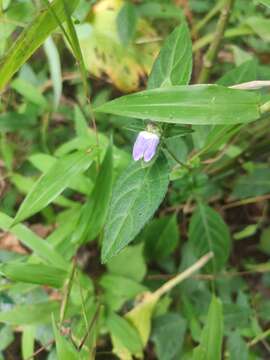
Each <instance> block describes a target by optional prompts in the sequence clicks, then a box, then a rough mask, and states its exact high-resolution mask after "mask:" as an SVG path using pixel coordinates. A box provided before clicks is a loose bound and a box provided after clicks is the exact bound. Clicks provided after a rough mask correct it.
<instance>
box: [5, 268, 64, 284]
mask: <svg viewBox="0 0 270 360" xmlns="http://www.w3.org/2000/svg"><path fill="white" fill-rule="evenodd" d="M0 274H2V275H4V276H5V277H7V278H8V279H10V280H13V281H19V282H25V283H29V284H38V285H45V286H50V287H53V288H61V287H62V286H63V284H64V281H65V280H66V278H67V276H68V273H67V271H64V270H61V269H59V268H55V267H52V266H47V265H43V264H27V263H26V264H18V263H8V264H2V265H1V264H0Z"/></svg>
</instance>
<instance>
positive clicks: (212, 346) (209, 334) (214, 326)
mask: <svg viewBox="0 0 270 360" xmlns="http://www.w3.org/2000/svg"><path fill="white" fill-rule="evenodd" d="M222 338H223V314H222V303H221V301H220V300H219V299H217V298H216V297H214V296H213V298H212V301H211V304H210V307H209V311H208V314H207V323H206V325H205V327H204V329H203V331H202V334H201V341H200V345H199V346H198V347H197V348H196V349H195V350H194V352H193V357H192V359H193V360H221V358H222V355H221V347H222Z"/></svg>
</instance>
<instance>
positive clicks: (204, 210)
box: [189, 202, 231, 272]
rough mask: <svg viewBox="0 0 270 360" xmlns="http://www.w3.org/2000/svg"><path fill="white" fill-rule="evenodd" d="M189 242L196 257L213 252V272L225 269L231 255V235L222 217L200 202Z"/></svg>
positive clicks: (193, 218)
mask: <svg viewBox="0 0 270 360" xmlns="http://www.w3.org/2000/svg"><path fill="white" fill-rule="evenodd" d="M189 241H190V243H191V245H192V249H193V251H194V254H195V256H197V257H199V256H201V255H203V254H205V253H207V252H208V251H213V253H214V259H213V260H212V270H213V271H214V272H216V271H218V270H220V269H222V268H223V266H224V265H225V264H226V262H227V260H228V257H229V253H230V242H231V241H230V233H229V229H228V227H227V225H226V224H225V223H224V221H223V220H222V218H221V217H220V215H219V214H218V213H217V212H216V211H215V210H213V209H211V208H210V207H209V206H206V205H204V204H202V203H201V202H199V204H198V208H197V210H196V211H195V212H194V214H193V215H192V218H191V221H190V226H189Z"/></svg>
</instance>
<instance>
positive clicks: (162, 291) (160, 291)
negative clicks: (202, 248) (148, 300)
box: [153, 252, 214, 299]
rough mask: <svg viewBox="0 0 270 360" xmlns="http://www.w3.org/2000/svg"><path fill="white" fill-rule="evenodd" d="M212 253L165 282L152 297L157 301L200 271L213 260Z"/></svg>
mask: <svg viewBox="0 0 270 360" xmlns="http://www.w3.org/2000/svg"><path fill="white" fill-rule="evenodd" d="M213 256H214V254H213V252H209V253H207V254H206V255H204V256H202V257H201V258H200V259H199V260H198V261H197V262H196V263H195V264H193V265H192V266H190V267H189V268H187V269H186V270H185V271H183V272H182V273H180V274H178V275H177V276H175V277H174V278H173V279H171V280H169V281H167V282H166V283H165V284H164V285H162V286H161V287H160V288H159V289H158V290H156V291H155V292H154V293H153V296H155V297H157V298H158V299H159V298H160V297H161V296H162V295H164V294H166V293H167V292H169V291H170V290H171V289H173V288H174V287H175V286H176V285H178V284H180V282H182V281H184V280H185V279H187V278H189V277H190V276H191V275H193V274H194V272H196V271H198V270H200V269H201V268H202V267H203V266H204V265H205V264H206V263H208V261H209V260H211V259H212V258H213Z"/></svg>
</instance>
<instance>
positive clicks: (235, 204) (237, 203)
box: [222, 194, 270, 210]
mask: <svg viewBox="0 0 270 360" xmlns="http://www.w3.org/2000/svg"><path fill="white" fill-rule="evenodd" d="M269 199H270V194H267V195H261V196H255V197H252V198H247V199H243V200H238V201H233V202H230V203H228V204H226V205H224V206H222V210H225V209H231V208H234V207H238V206H244V205H248V204H253V203H255V202H260V201H264V200H269Z"/></svg>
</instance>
